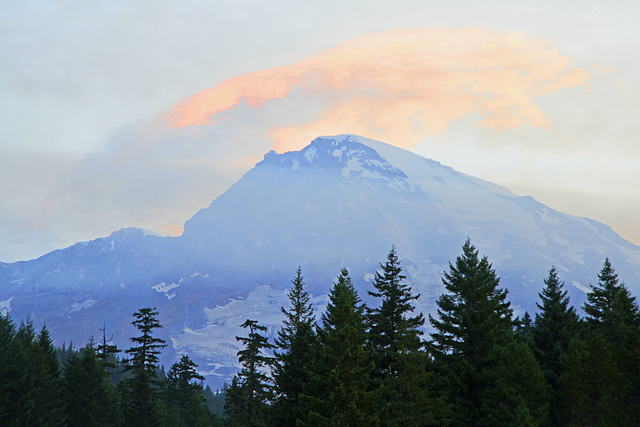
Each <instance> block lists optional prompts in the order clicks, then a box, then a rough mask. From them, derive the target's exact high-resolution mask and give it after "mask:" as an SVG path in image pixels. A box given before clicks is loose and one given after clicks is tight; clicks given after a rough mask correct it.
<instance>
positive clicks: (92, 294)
mask: <svg viewBox="0 0 640 427" xmlns="http://www.w3.org/2000/svg"><path fill="white" fill-rule="evenodd" d="M467 237H469V238H471V240H472V242H473V243H474V244H475V245H476V246H477V247H478V248H479V250H480V252H481V253H484V254H486V255H487V256H488V257H489V260H490V261H491V262H492V263H493V265H494V267H495V268H496V270H497V271H498V274H499V275H500V276H501V278H502V280H501V284H502V286H505V287H507V288H508V289H509V299H510V300H511V301H512V303H513V305H514V307H515V309H516V311H517V313H522V312H523V311H524V310H529V311H530V312H533V311H535V303H536V302H537V301H538V296H537V294H538V292H539V291H540V289H541V286H542V280H543V278H544V277H545V276H546V274H547V272H548V270H549V268H550V267H551V266H552V265H555V266H556V267H557V268H558V270H559V271H560V275H561V278H562V279H563V280H565V281H566V282H567V285H568V286H567V289H568V291H569V294H570V296H571V298H572V302H573V303H574V304H575V305H577V306H580V305H581V304H582V302H583V301H584V297H585V291H586V290H588V284H589V283H590V282H591V283H595V282H596V281H597V277H596V275H597V272H598V271H599V269H600V267H601V265H602V262H603V260H604V258H605V257H609V258H610V259H611V261H612V263H613V265H614V267H615V268H616V270H617V271H618V273H619V274H620V278H621V279H622V280H624V281H626V282H627V285H628V286H629V288H630V290H631V292H632V293H633V294H634V295H640V285H639V283H640V280H638V279H639V277H640V247H638V246H635V245H633V244H631V243H629V242H627V241H626V240H624V239H623V238H621V237H620V236H619V235H617V234H616V233H615V232H613V231H612V230H611V229H610V228H609V227H607V226H606V225H604V224H601V223H598V222H596V221H592V220H588V219H585V218H578V217H574V216H571V215H566V214H563V213H561V212H558V211H555V210H553V209H551V208H549V207H547V206H544V205H543V204H541V203H539V202H537V201H535V200H534V199H533V198H531V197H521V196H517V195H515V194H513V193H512V192H511V191H509V190H508V189H506V188H504V187H501V186H498V185H496V184H493V183H490V182H487V181H484V180H480V179H477V178H474V177H471V176H469V175H465V174H463V173H460V172H457V171H455V170H454V169H452V168H450V167H447V166H443V165H441V164H440V163H438V162H435V161H433V160H429V159H425V158H423V157H421V156H418V155H416V154H414V153H411V152H409V151H405V150H402V149H399V148H396V147H393V146H390V145H387V144H384V143H382V142H379V141H374V140H370V139H366V138H362V137H358V136H353V135H338V136H328V137H320V138H317V139H315V140H314V141H313V142H311V144H310V145H308V146H307V147H305V148H304V149H302V150H300V151H296V152H288V153H283V154H277V153H275V152H273V151H272V152H269V153H267V154H266V155H265V157H264V159H263V160H262V161H261V162H260V163H258V164H257V165H256V166H255V167H254V168H253V169H252V170H250V171H249V172H247V173H246V174H245V175H244V176H243V177H242V178H241V179H240V180H239V181H238V182H237V183H235V184H234V185H233V186H231V187H230V188H229V189H228V190H227V191H226V192H225V193H224V194H222V195H221V196H219V197H218V198H216V199H215V200H214V201H213V202H212V203H211V205H210V206H209V207H207V208H205V209H202V210H200V211H199V212H198V213H196V214H195V215H194V217H193V218H191V219H190V220H189V221H187V222H186V224H185V230H184V234H183V236H181V237H174V238H168V237H158V236H154V235H149V234H147V233H145V232H144V231H142V230H140V229H135V228H133V229H124V230H120V231H117V232H115V233H113V234H112V235H111V236H109V237H106V238H101V239H96V240H94V241H91V242H84V243H78V244H75V245H73V246H71V247H69V248H66V249H62V250H58V251H54V252H52V253H50V254H47V255H45V256H43V257H41V258H38V259H36V260H31V261H22V262H17V263H13V264H0V309H2V310H4V311H6V310H9V311H10V312H11V314H12V316H13V317H14V319H16V320H20V319H22V318H25V317H27V316H30V317H31V318H32V319H33V320H34V321H35V322H36V323H37V324H41V323H43V322H46V323H47V326H48V327H49V328H50V330H51V331H52V334H53V336H54V338H56V339H57V340H58V341H61V340H63V339H64V340H67V341H68V340H73V342H74V343H75V344H76V345H83V344H84V343H85V342H86V341H87V340H88V338H89V336H90V335H91V334H93V335H97V334H98V333H99V329H100V328H101V327H103V324H106V326H107V329H108V331H110V332H109V333H113V334H114V337H115V340H116V342H117V343H118V345H119V346H120V347H123V348H127V347H129V345H130V343H129V342H128V340H129V337H131V336H133V334H135V331H134V329H133V327H132V326H131V325H130V322H131V314H132V313H133V312H134V311H135V310H137V309H138V308H140V307H144V306H152V307H157V308H158V310H159V311H160V321H161V323H162V324H163V325H164V329H163V330H162V332H161V333H162V335H163V337H164V338H165V339H167V340H168V341H169V342H170V343H171V346H170V347H169V349H168V350H167V351H166V352H165V355H164V357H165V359H164V361H165V364H167V365H168V364H170V363H173V361H174V360H175V354H177V353H181V352H187V353H190V354H191V355H192V357H193V358H194V359H195V360H196V361H197V362H198V363H199V364H200V369H201V371H202V372H204V373H206V374H207V375H209V378H210V379H212V378H217V379H218V380H219V381H222V380H224V379H228V378H229V375H230V374H231V373H232V372H233V370H234V369H235V366H236V364H237V362H236V352H237V351H238V347H237V344H236V342H235V339H234V337H235V336H236V335H238V334H240V333H241V330H240V328H239V325H240V324H241V323H242V322H243V321H244V320H245V319H246V318H248V317H249V318H252V319H258V320H260V321H261V323H265V324H267V325H269V326H270V327H271V328H272V330H271V332H272V333H275V331H276V329H277V328H278V327H279V322H280V320H281V313H280V306H281V305H286V304H287V299H286V290H287V289H288V287H289V285H290V279H291V278H292V277H293V275H294V272H295V270H296V269H297V267H298V266H301V267H302V270H303V274H304V276H305V279H306V282H307V283H308V286H309V289H310V290H311V291H312V293H313V294H314V295H315V300H314V301H315V306H316V308H318V309H322V308H323V307H324V304H325V303H326V292H327V291H328V289H329V288H330V287H331V283H332V281H333V280H334V278H335V277H336V275H337V274H338V272H339V269H340V268H341V267H348V268H349V269H350V271H351V274H352V277H353V279H354V283H355V284H356V285H357V287H358V289H359V290H360V292H361V296H362V297H364V298H365V299H366V291H365V290H366V289H367V288H368V286H369V281H370V280H371V278H372V277H373V274H372V273H374V271H375V270H376V269H377V268H378V263H379V261H381V260H383V259H384V258H385V256H386V254H387V252H388V251H389V249H390V248H391V246H392V245H396V246H397V248H398V253H399V255H400V257H401V259H402V266H403V268H404V272H405V273H406V274H407V276H408V278H407V280H408V282H409V283H410V284H411V285H412V286H413V287H414V289H415V290H416V291H417V292H419V293H421V294H422V298H421V300H420V303H419V306H418V309H419V310H422V311H424V312H431V311H433V310H434V307H435V298H437V296H438V295H439V294H440V293H441V292H442V291H443V287H442V283H441V279H440V278H441V275H442V272H443V271H444V270H445V269H446V268H447V265H448V262H449V261H453V260H455V257H456V256H457V255H458V254H459V253H460V248H461V246H462V244H463V242H464V240H465V239H466V238H467Z"/></svg>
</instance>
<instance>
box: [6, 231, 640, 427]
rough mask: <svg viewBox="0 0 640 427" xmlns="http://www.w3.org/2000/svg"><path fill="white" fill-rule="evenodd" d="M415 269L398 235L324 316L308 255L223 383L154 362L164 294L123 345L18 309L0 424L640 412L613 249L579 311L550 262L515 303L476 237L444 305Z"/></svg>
mask: <svg viewBox="0 0 640 427" xmlns="http://www.w3.org/2000/svg"><path fill="white" fill-rule="evenodd" d="M405 279H406V277H405V276H404V275H403V274H402V266H401V260H400V259H399V258H398V255H397V251H396V248H395V247H393V248H392V249H391V250H390V252H389V253H388V255H387V259H386V260H385V261H384V262H382V263H380V269H379V270H378V271H377V272H376V273H375V277H374V280H373V283H372V285H371V286H372V289H370V290H368V291H367V292H368V296H369V300H370V301H375V304H371V303H370V304H369V305H367V304H365V303H364V302H363V301H362V299H361V297H360V296H359V295H358V293H357V291H356V289H355V287H354V285H353V283H352V280H351V278H350V276H349V271H348V270H347V269H342V270H341V271H340V272H339V274H338V276H337V278H336V280H335V281H334V283H333V286H332V287H331V290H330V293H329V303H328V305H327V308H326V310H325V311H324V313H321V316H320V318H319V319H317V318H316V316H315V314H314V308H313V307H312V305H311V303H310V299H311V296H310V294H309V293H308V292H307V291H306V290H305V282H304V277H303V274H302V270H301V269H300V268H298V270H297V273H296V275H295V276H294V278H293V279H292V281H291V287H290V289H289V292H288V297H289V306H287V307H282V313H283V316H284V320H283V324H282V326H281V328H280V329H279V331H278V333H277V336H276V337H275V339H273V340H272V341H270V340H269V338H268V337H267V335H266V331H267V328H266V327H265V326H262V325H261V324H260V319H247V320H246V321H245V322H244V324H243V325H242V327H243V328H245V334H244V335H245V336H239V337H236V339H237V340H238V342H239V343H240V344H241V347H242V349H241V350H240V351H239V352H238V360H239V362H240V364H241V369H240V371H239V372H238V373H237V374H236V375H235V377H234V378H233V380H232V382H231V384H227V385H225V387H224V388H223V390H221V391H217V392H213V391H212V390H211V389H210V388H209V387H208V386H207V387H206V388H205V387H204V386H203V379H204V378H203V377H202V376H201V375H200V374H199V373H198V370H197V368H198V367H197V365H196V364H195V363H194V362H193V361H192V360H191V359H190V358H189V356H187V355H183V356H182V357H181V358H180V360H178V361H177V362H175V363H174V364H173V365H172V366H171V367H170V368H169V369H168V370H167V371H165V369H164V367H161V366H159V364H158V361H159V355H160V354H161V353H162V350H163V348H164V347H166V343H165V341H164V340H162V339H160V338H158V337H157V336H156V335H157V334H156V333H155V332H156V331H157V329H158V328H161V327H162V326H161V324H160V323H159V321H158V315H159V313H158V312H157V310H156V309H155V308H151V307H146V308H141V309H140V310H138V311H137V312H136V313H134V314H133V320H132V322H131V323H132V324H133V325H134V327H135V328H136V330H137V331H138V334H137V335H136V336H135V337H132V338H131V347H130V348H129V349H125V350H122V349H119V348H117V347H116V346H115V345H113V344H112V339H111V337H109V336H108V333H107V331H106V328H103V329H101V332H102V334H101V336H99V337H97V339H96V338H95V337H92V338H90V339H89V342H88V343H87V344H86V345H85V346H84V347H83V348H80V349H74V348H73V345H71V344H70V345H69V346H68V347H67V346H66V345H63V346H62V347H55V346H54V344H53V340H52V337H51V336H50V334H49V332H48V330H47V328H46V326H44V327H43V328H42V329H41V330H40V331H38V332H37V331H36V330H35V329H34V326H33V323H32V322H31V321H30V320H29V319H26V320H22V321H21V322H20V324H19V325H17V324H16V323H15V322H14V320H12V319H11V317H10V315H9V314H8V313H7V314H5V315H2V316H0V380H1V382H0V425H1V426H136V427H143V426H378V425H379V426H638V425H640V313H639V309H638V304H637V303H636V301H635V297H633V296H632V295H631V294H630V293H629V291H628V289H627V287H626V286H625V284H624V283H622V282H621V281H620V280H619V279H618V275H617V274H616V272H615V270H614V267H613V266H612V265H611V262H610V261H609V259H605V260H604V262H603V265H602V268H601V270H600V272H599V274H598V276H597V283H596V284H595V285H590V291H589V293H588V294H587V300H586V302H585V304H584V305H583V307H582V309H583V312H584V316H581V315H579V314H578V312H577V311H576V309H575V308H574V307H573V306H572V305H571V303H570V301H569V297H568V296H567V291H566V290H565V289H564V283H563V282H562V281H560V279H559V276H558V271H557V270H556V268H555V267H553V266H552V267H551V268H550V270H549V273H548V276H547V277H546V278H544V279H543V280H542V281H541V282H542V283H541V285H542V286H541V292H540V293H539V301H538V302H537V304H536V305H537V308H538V310H537V312H536V313H534V314H533V316H531V315H530V314H529V313H525V314H524V315H523V316H521V317H516V316H514V313H513V309H512V308H511V305H510V303H509V300H508V298H507V297H508V293H507V290H506V289H504V288H501V287H500V278H499V277H498V276H497V275H496V272H495V270H494V269H493V267H492V265H491V263H490V262H489V260H488V259H487V257H481V256H480V255H479V253H478V250H477V249H476V248H475V247H474V246H473V245H472V244H471V242H470V241H469V240H467V241H466V242H465V244H464V246H463V247H462V253H461V254H460V255H459V256H458V257H457V258H456V260H455V261H454V262H451V263H450V264H449V268H448V270H447V271H446V272H444V273H443V277H442V282H443V284H444V287H445V290H446V291H445V293H443V294H442V295H440V297H439V298H438V299H437V301H436V304H437V312H436V313H434V315H428V316H426V317H425V316H424V315H423V314H422V313H416V312H415V302H416V301H417V300H418V299H419V298H420V295H419V294H416V293H414V292H413V290H412V289H411V287H410V286H409V285H408V284H407V283H406V281H405ZM427 322H428V323H427ZM427 325H428V326H430V330H431V331H432V332H431V333H430V334H429V336H428V337H427V336H425V334H424V332H423V331H424V330H425V329H426V328H425V327H426V326H427Z"/></svg>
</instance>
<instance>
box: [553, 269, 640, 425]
mask: <svg viewBox="0 0 640 427" xmlns="http://www.w3.org/2000/svg"><path fill="white" fill-rule="evenodd" d="M584 311H585V314H586V324H587V328H588V331H587V334H586V338H585V339H584V341H583V342H581V343H579V345H576V350H575V351H574V352H573V353H572V355H571V356H572V357H571V360H570V362H571V367H572V371H571V374H570V375H568V376H567V379H566V382H567V384H568V387H570V394H571V395H572V396H573V399H572V402H573V404H572V405H571V407H570V410H571V414H572V419H573V420H584V419H586V420H598V421H599V422H601V423H603V424H607V423H609V424H611V423H613V422H615V423H618V424H619V425H637V424H638V423H640V410H638V407H640V398H639V397H638V396H640V377H639V376H638V373H639V372H638V365H640V352H638V351H637V346H638V345H640V315H639V313H638V305H637V303H636V301H635V297H632V296H631V294H630V293H629V291H628V289H627V287H626V286H625V285H624V283H620V282H619V281H618V275H617V274H616V272H615V270H614V269H613V267H612V265H611V262H610V261H609V259H608V258H606V259H605V261H604V264H603V266H602V269H601V270H600V272H599V274H598V284H597V285H596V286H593V285H592V286H591V290H590V292H589V293H588V294H587V301H586V302H585V304H584ZM603 342H606V343H607V344H608V345H606V346H605V345H603ZM594 361H595V364H597V366H595V364H594ZM590 387H597V390H591V388H590ZM596 408H600V409H596ZM614 420H615V421H614Z"/></svg>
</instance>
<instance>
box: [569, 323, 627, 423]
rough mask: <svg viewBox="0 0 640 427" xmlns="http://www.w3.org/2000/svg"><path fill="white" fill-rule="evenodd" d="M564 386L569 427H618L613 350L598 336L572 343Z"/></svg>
mask: <svg viewBox="0 0 640 427" xmlns="http://www.w3.org/2000/svg"><path fill="white" fill-rule="evenodd" d="M564 383H565V389H566V401H567V402H569V405H568V408H567V410H568V417H569V425H575V426H602V425H610V426H615V425H620V424H617V423H616V422H615V420H616V419H617V416H618V410H617V408H616V406H615V404H614V402H615V400H614V388H615V387H616V367H615V363H614V360H613V347H612V346H611V344H610V343H609V342H608V341H607V340H606V339H605V338H604V337H603V336H602V335H600V334H594V333H591V334H589V336H588V338H587V339H586V340H576V341H574V342H573V343H572V345H571V349H570V353H569V363H568V365H567V371H566V374H565V376H564Z"/></svg>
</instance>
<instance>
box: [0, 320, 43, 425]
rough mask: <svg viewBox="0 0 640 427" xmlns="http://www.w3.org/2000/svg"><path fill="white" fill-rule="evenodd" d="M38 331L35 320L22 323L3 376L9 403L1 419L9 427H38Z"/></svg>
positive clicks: (7, 402)
mask: <svg viewBox="0 0 640 427" xmlns="http://www.w3.org/2000/svg"><path fill="white" fill-rule="evenodd" d="M35 337H36V333H35V329H34V327H33V322H32V321H31V319H26V320H25V321H22V322H20V326H19V327H18V329H17V331H16V333H15V335H14V337H13V340H12V341H11V343H10V345H9V348H8V353H9V354H10V355H11V359H10V360H9V365H8V366H7V367H6V370H5V372H6V374H7V376H3V381H2V388H3V390H4V391H5V392H6V393H7V396H6V397H7V399H8V400H6V401H5V402H3V404H4V405H3V407H2V408H1V409H0V410H1V412H2V415H1V416H0V419H2V420H3V422H5V424H3V425H7V426H27V425H36V424H35V423H36V419H37V414H36V412H37V411H36V409H35V406H36V405H37V401H36V394H37V392H36V390H35V384H36V378H35V377H36V373H35V369H34V364H33V361H34V360H35V344H34V341H35Z"/></svg>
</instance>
